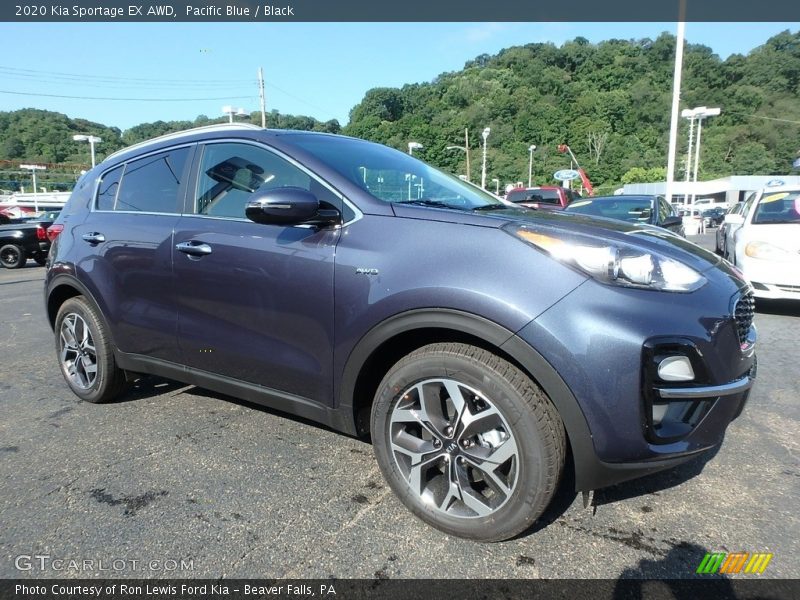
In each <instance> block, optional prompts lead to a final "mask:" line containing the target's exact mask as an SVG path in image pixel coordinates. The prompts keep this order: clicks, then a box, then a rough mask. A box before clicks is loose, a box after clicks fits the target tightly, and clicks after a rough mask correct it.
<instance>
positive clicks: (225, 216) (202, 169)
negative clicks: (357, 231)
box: [173, 141, 342, 404]
mask: <svg viewBox="0 0 800 600" xmlns="http://www.w3.org/2000/svg"><path fill="white" fill-rule="evenodd" d="M199 153H200V154H199V158H198V161H197V162H198V168H197V174H196V177H195V182H194V183H193V189H192V192H191V194H190V196H189V206H188V208H187V212H186V214H185V215H184V216H183V217H181V219H180V221H179V223H178V226H177V229H176V234H175V240H174V244H173V255H174V261H175V282H176V286H177V290H178V293H177V307H178V339H179V343H180V346H181V349H182V351H183V361H184V363H185V364H186V365H188V366H190V367H192V368H195V369H199V370H202V371H204V372H206V373H209V374H213V375H217V376H222V377H227V378H233V379H235V380H238V381H242V382H247V383H250V384H257V385H261V386H264V387H267V388H270V389H271V390H278V391H281V392H285V393H289V394H292V395H294V396H301V397H303V398H307V399H312V400H315V401H318V402H322V403H326V404H327V403H328V402H329V401H330V398H331V387H332V376H331V370H332V355H333V354H332V348H333V266H334V263H333V261H334V251H335V247H336V242H337V240H338V239H339V233H340V231H341V229H340V228H329V229H316V228H313V227H309V226H280V225H263V224H257V223H254V222H252V221H250V220H248V219H247V218H245V206H246V204H247V202H248V200H249V198H250V196H251V194H252V193H253V192H254V191H256V190H263V189H268V188H279V187H285V186H292V187H301V188H304V189H307V190H309V191H311V192H313V193H314V194H315V195H316V196H317V198H318V199H320V200H321V202H323V203H328V204H330V205H332V206H334V207H336V208H338V209H339V210H341V208H342V207H341V204H342V201H341V199H340V198H339V197H337V196H336V195H335V194H334V193H333V192H332V191H331V190H330V189H329V188H327V187H326V186H325V185H323V184H322V183H320V181H319V180H317V179H316V178H315V177H314V176H313V175H312V174H310V173H309V172H308V171H306V170H305V169H303V168H302V167H301V166H300V165H298V164H296V163H294V162H293V161H291V160H289V159H287V158H286V157H284V156H281V155H278V154H277V153H275V152H274V151H272V150H271V149H269V148H267V147H265V146H261V145H257V144H251V143H246V142H241V141H225V142H218V143H209V144H206V145H204V146H202V147H201V149H200V151H199Z"/></svg>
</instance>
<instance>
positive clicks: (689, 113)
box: [681, 108, 695, 204]
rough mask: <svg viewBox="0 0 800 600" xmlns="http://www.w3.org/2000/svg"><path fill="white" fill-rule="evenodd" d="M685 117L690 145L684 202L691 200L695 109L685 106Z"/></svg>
mask: <svg viewBox="0 0 800 600" xmlns="http://www.w3.org/2000/svg"><path fill="white" fill-rule="evenodd" d="M681 116H682V117H683V118H684V119H689V147H688V149H687V150H686V192H685V193H684V194H683V203H684V204H687V203H688V200H689V180H690V179H691V177H692V144H693V143H694V119H695V109H689V108H685V109H683V110H682V111H681Z"/></svg>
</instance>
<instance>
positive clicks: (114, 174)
mask: <svg viewBox="0 0 800 600" xmlns="http://www.w3.org/2000/svg"><path fill="white" fill-rule="evenodd" d="M123 168H124V167H117V168H116V169H113V170H111V171H109V172H108V173H106V174H105V175H103V178H102V179H101V180H100V188H99V189H98V191H97V208H98V209H99V210H114V201H115V200H116V198H117V190H118V189H119V180H120V178H121V177H122V169H123Z"/></svg>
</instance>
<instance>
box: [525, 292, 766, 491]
mask: <svg viewBox="0 0 800 600" xmlns="http://www.w3.org/2000/svg"><path fill="white" fill-rule="evenodd" d="M731 283H732V282H731V281H730V280H727V281H726V280H722V281H718V282H716V283H715V284H714V285H706V286H704V287H703V288H701V289H700V290H698V291H697V292H695V293H692V294H665V293H661V292H650V291H644V290H632V289H626V288H618V287H613V286H605V285H601V284H598V283H595V282H591V281H590V282H587V284H585V285H583V286H581V287H580V288H578V289H577V290H575V291H574V292H573V293H572V294H570V295H569V296H568V297H566V298H565V299H563V300H562V301H561V302H560V303H558V304H557V305H556V306H554V307H552V308H551V309H550V310H549V311H547V312H546V313H544V314H543V315H541V316H540V317H539V318H537V319H536V320H535V321H534V322H533V323H531V324H529V325H528V326H527V327H526V328H524V329H523V330H522V331H520V332H519V333H518V335H519V337H520V338H522V339H523V340H524V341H525V342H526V343H528V344H530V345H531V346H533V347H535V348H536V349H537V350H538V352H539V353H541V354H542V356H543V357H544V358H545V359H546V360H547V361H548V362H549V363H550V364H551V365H552V366H553V368H554V369H555V370H556V371H557V372H558V374H559V375H560V377H561V378H562V379H563V380H564V383H565V384H566V385H567V387H568V388H569V389H570V390H571V392H572V394H573V395H574V397H575V399H576V401H577V403H578V404H579V406H580V409H581V411H582V413H583V416H584V417H585V419H586V423H587V425H588V429H589V431H590V435H591V448H592V453H593V456H592V457H590V458H587V457H578V456H576V457H575V459H576V466H577V461H578V460H593V461H594V464H593V466H592V468H591V469H590V473H589V474H588V475H585V476H584V477H583V480H582V481H576V483H577V485H578V487H579V489H596V488H599V487H604V486H606V485H610V484H613V483H616V482H618V481H622V480H625V479H630V478H634V477H638V476H641V475H643V474H646V473H650V472H655V471H659V470H662V469H665V468H669V467H672V466H674V465H676V464H680V463H681V462H685V461H686V460H689V459H691V458H693V457H694V456H695V455H697V454H699V453H702V452H704V451H707V450H710V449H713V448H715V447H717V446H718V445H719V444H720V443H721V442H722V440H723V438H724V435H725V430H726V428H727V426H728V425H729V424H730V422H731V421H732V420H733V419H735V418H736V417H737V416H739V414H740V413H741V411H742V409H743V407H744V405H745V403H746V402H747V399H748V396H749V393H750V388H751V386H752V384H753V380H754V378H755V374H756V373H755V364H756V358H755V351H754V344H755V328H750V330H749V332H748V336H747V339H746V340H740V339H739V336H740V333H739V328H737V321H736V318H735V316H734V310H733V308H734V305H735V303H736V301H737V299H738V297H739V295H740V294H741V293H742V292H744V291H746V288H744V289H743V290H742V291H737V289H736V286H735V285H733V286H732V285H731ZM739 283H740V284H742V285H743V282H741V281H740V282H739ZM689 349H692V350H691V351H690V350H689ZM681 354H685V355H688V356H691V362H692V365H693V367H694V374H695V377H694V378H693V379H692V380H691V381H685V382H667V381H662V380H660V379H659V377H658V375H657V371H654V366H657V364H658V361H660V360H662V359H663V357H665V356H670V355H681ZM653 361H655V362H653ZM654 373H656V374H654ZM570 441H571V443H572V440H570ZM574 445H575V444H574V443H573V446H574Z"/></svg>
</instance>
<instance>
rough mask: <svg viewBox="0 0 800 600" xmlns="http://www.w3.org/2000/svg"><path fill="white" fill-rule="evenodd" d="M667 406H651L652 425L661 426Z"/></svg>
mask: <svg viewBox="0 0 800 600" xmlns="http://www.w3.org/2000/svg"><path fill="white" fill-rule="evenodd" d="M667 408H669V404H666V403H665V404H653V425H661V421H663V420H664V415H666V414H667Z"/></svg>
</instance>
